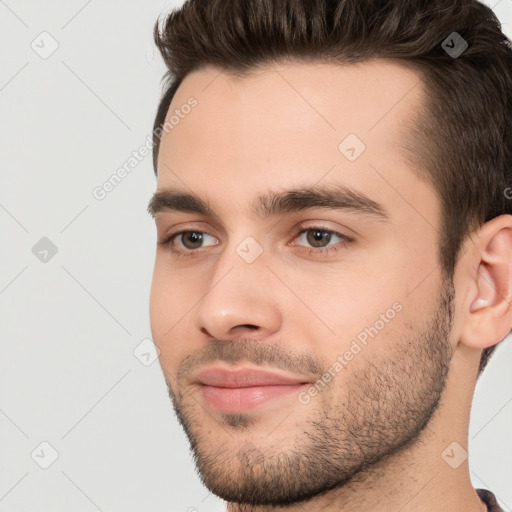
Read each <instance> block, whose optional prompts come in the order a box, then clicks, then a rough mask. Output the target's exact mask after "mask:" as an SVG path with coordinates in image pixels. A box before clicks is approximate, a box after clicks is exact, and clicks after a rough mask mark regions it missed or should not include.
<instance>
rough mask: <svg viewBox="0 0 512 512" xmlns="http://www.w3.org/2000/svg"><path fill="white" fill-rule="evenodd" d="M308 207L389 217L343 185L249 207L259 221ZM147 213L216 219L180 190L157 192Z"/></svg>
mask: <svg viewBox="0 0 512 512" xmlns="http://www.w3.org/2000/svg"><path fill="white" fill-rule="evenodd" d="M308 208H326V209H334V210H344V211H347V212H352V213H357V214H363V215H368V216H371V217H374V218H375V219H376V220H380V221H384V222H387V221H389V218H390V215H389V213H388V212H387V210H386V209H385V208H384V206H383V205H382V204H379V203H377V202H376V201H374V200H373V199H371V198H370V197H368V196H367V195H365V194H364V193H363V192H360V191H357V190H354V189H352V188H350V187H347V186H345V185H342V184H336V185H329V186H311V187H299V188H294V189H289V190H284V191H280V192H275V191H271V190H269V191H267V192H266V193H265V194H262V195H260V196H258V197H257V198H256V200H255V201H254V202H253V203H251V205H250V212H251V213H253V214H254V215H256V216H258V217H260V218H266V217H270V216H275V215H282V214H287V213H293V212H299V211H302V210H306V209H308ZM147 211H148V213H149V214H150V215H151V216H152V217H153V218H154V217H155V216H156V215H157V214H158V213H160V212H164V211H178V212H189V213H197V214H200V215H205V216H208V217H218V215H217V214H216V213H215V211H214V210H213V208H212V207H211V206H210V204H209V203H208V202H207V201H205V200H203V199H201V198H200V197H199V196H197V195H195V194H192V193H189V192H186V191H182V190H179V189H172V188H171V189H163V190H157V191H156V192H155V193H154V194H153V196H152V198H151V200H150V201H149V204H148V208H147Z"/></svg>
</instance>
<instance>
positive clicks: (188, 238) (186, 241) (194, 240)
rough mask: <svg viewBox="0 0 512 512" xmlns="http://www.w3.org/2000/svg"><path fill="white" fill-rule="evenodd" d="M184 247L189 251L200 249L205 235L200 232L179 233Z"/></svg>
mask: <svg viewBox="0 0 512 512" xmlns="http://www.w3.org/2000/svg"><path fill="white" fill-rule="evenodd" d="M176 238H179V239H180V241H181V243H182V244H183V247H185V248H187V249H199V248H200V247H201V244H202V242H203V233H201V232H200V231H183V232H182V233H178V236H177V237H176Z"/></svg>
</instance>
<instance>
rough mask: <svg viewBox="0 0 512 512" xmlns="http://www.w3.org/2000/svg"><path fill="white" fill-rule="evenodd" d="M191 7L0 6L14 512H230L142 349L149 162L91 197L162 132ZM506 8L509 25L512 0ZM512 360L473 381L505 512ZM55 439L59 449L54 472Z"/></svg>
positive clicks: (1, 407)
mask: <svg viewBox="0 0 512 512" xmlns="http://www.w3.org/2000/svg"><path fill="white" fill-rule="evenodd" d="M179 4H181V2H164V1H161V0H151V1H145V2H142V1H138V2H136V1H134V0H132V1H126V0H124V1H120V0H116V1H108V2H107V1H103V2H100V1H99V0H92V1H91V0H89V1H83V0H73V1H68V2H57V1H56V0H54V1H46V2H44V3H43V2H37V3H36V2H29V1H26V0H5V1H4V0H0V64H1V65H0V114H1V115H0V149H1V153H0V154H1V163H0V165H1V183H2V186H1V188H0V233H1V238H2V246H1V247H2V250H1V252H0V254H1V276H0V308H1V309H0V311H1V324H0V325H1V336H0V344H1V345H0V347H1V352H0V353H1V357H0V378H1V381H0V440H1V441H0V461H1V463H0V511H1V512H11V511H12V512H39V511H52V512H58V511H69V510H73V511H74V512H82V511H83V512H94V511H97V510H100V511H103V512H107V511H112V512H114V511H122V512H131V511H141V510H147V511H151V512H160V511H188V512H192V511H199V512H210V511H219V510H223V509H224V503H223V502H222V501H221V500H219V499H218V498H216V497H215V496H213V495H212V494H211V493H209V492H208V490H207V489H206V488H204V487H203V486H202V485H201V483H200V481H199V478H198V477H197V475H196V474H195V470H194V465H193V462H192V458H191V456H190V454H189V451H188V441H187V439H186V437H185V435H184V433H183V431H182V430H181V427H180V426H179V424H178V422H177V420H176V418H175V417H174V413H173V411H172V407H171V403H170V400H169V398H168V396H167V389H166V386H165V382H164V379H163V376H162V375H161V370H160V367H159V365H158V362H157V361H155V362H154V363H153V364H152V365H149V366H145V365H144V364H143V362H141V361H140V360H139V359H138V358H137V357H135V355H134V353H133V351H134V349H136V347H137V346H138V345H139V344H140V343H141V342H142V341H143V340H144V339H146V338H151V331H150V324H149V291H150V286H151V277H152V268H153V261H154V252H155V245H156V237H155V227H154V223H153V221H152V220H151V218H150V217H149V215H148V214H147V213H146V206H147V203H148V200H149V198H150V196H151V194H152V192H153V191H154V189H155V185H156V179H155V177H154V175H153V171H152V165H151V157H150V156H147V157H146V158H145V159H144V160H143V161H141V162H140V163H139V164H138V166H137V167H135V168H134V169H133V171H132V172H131V173H130V174H129V175H128V176H127V177H126V178H125V179H124V180H123V181H122V182H121V183H120V184H119V185H118V186H117V187H116V188H115V189H114V190H113V191H112V192H110V193H109V194H108V195H107V196H106V197H105V198H104V199H103V200H101V201H100V200H97V199H95V198H94V197H93V194H92V190H93V189H94V187H97V186H101V185H102V184H103V183H104V182H105V181H106V180H107V179H108V178H109V177H110V176H111V175H112V174H113V173H114V172H115V171H116V170H117V169H118V168H119V167H120V166H122V164H123V163H125V162H126V160H127V159H128V158H129V157H130V155H131V153H132V152H133V151H134V150H137V149H138V148H139V147H140V146H141V145H143V144H144V142H145V141H146V137H147V136H148V135H149V134H150V133H151V130H152V123H153V118H154V114H155V110H156V106H157V102H158V99H159V95H160V84H159V81H160V78H161V76H162V74H163V71H164V68H163V65H162V62H161V61H160V59H159V56H158V55H157V54H156V52H155V51H154V47H153V42H152V29H153V24H154V21H155V19H156V17H157V15H158V14H159V13H160V12H161V11H162V10H164V11H167V10H168V9H169V8H171V7H174V6H177V5H179ZM493 5H496V2H494V4H493ZM495 10H496V12H497V14H498V15H499V17H500V19H501V20H502V22H503V23H504V29H505V31H506V32H507V34H508V35H510V34H511V27H510V21H511V20H512V1H511V0H501V1H500V2H498V4H497V5H496V8H495ZM43 31H47V32H48V33H49V34H51V37H52V38H53V39H54V40H56V41H57V42H58V45H59V46H58V49H57V50H56V51H55V52H54V53H53V54H52V55H51V56H50V57H48V58H47V59H43V58H41V57H40V56H39V54H38V53H36V52H35V51H34V50H33V49H32V47H31V44H32V42H33V41H34V40H35V41H36V44H38V45H39V47H40V48H41V50H40V51H43V48H42V47H43V46H44V48H46V50H48V49H49V48H50V44H51V41H50V40H49V39H48V36H40V34H41V33H42V32H43ZM41 37H46V39H44V40H43V42H41V41H42V39H41ZM43 237H47V238H49V239H50V240H51V242H52V243H53V244H55V246H56V247H57V249H58V252H57V253H56V254H55V255H54V256H53V257H51V258H50V257H48V261H46V262H42V261H40V260H39V259H38V258H37V257H36V256H35V255H34V254H33V252H32V248H33V246H34V245H35V244H36V243H37V242H38V241H39V240H40V239H41V238H43ZM142 347H143V349H141V352H142V353H145V351H146V349H145V348H144V347H145V346H144V345H143V346H142ZM144 357H145V358H146V359H147V357H148V356H144ZM144 357H142V359H144ZM511 363H512V347H511V343H510V339H508V340H507V342H505V344H504V345H503V346H501V347H500V348H499V349H498V350H497V352H496V354H495V357H494V358H493V359H492V361H491V362H490V364H489V367H488V369H487V370H486V372H485V374H484V376H483V377H482V379H481V381H480V382H479V383H478V385H477V391H476V398H475V402H474V407H473V412H472V419H471V426H470V443H469V452H470V468H471V471H472V473H471V476H472V480H473V484H474V486H475V487H485V488H488V489H491V490H492V491H493V492H494V493H495V494H496V495H497V496H498V498H499V500H500V504H501V505H502V506H503V508H504V509H505V510H506V511H508V512H510V511H511V510H512V509H511V507H512V488H511V486H510V478H511V476H512V469H511V466H512V464H511V460H512V439H511V438H510V429H511V426H512V377H511V375H512V372H511V371H510V369H511V367H512V364H511ZM44 441H46V442H47V443H49V444H50V445H51V446H52V447H53V449H54V450H56V452H58V458H57V460H56V461H55V462H54V463H53V464H52V465H51V466H50V467H48V469H42V468H41V467H40V464H43V465H44V464H45V463H49V462H51V455H52V449H51V448H48V447H47V446H46V445H41V444H40V443H42V442H44ZM31 454H32V455H31Z"/></svg>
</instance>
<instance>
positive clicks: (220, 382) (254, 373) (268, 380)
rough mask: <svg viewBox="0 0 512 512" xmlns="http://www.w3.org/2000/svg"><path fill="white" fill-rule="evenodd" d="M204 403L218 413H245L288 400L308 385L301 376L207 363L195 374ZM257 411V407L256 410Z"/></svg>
mask: <svg viewBox="0 0 512 512" xmlns="http://www.w3.org/2000/svg"><path fill="white" fill-rule="evenodd" d="M195 382H196V383H199V384H200V388H199V390H200V394H201V396H202V399H203V400H204V404H205V405H206V406H207V407H209V408H211V409H212V410H215V411H217V412H220V413H226V414H229V413H231V414H234V413H249V412H251V411H253V410H255V409H256V408H258V409H259V408H261V407H263V406H264V405H265V404H270V403H272V402H274V401H277V400H290V399H291V397H293V395H294V393H298V392H300V390H301V389H303V388H304V387H307V386H309V385H310V382H309V381H308V380H307V379H305V378H304V377H302V376H295V375H289V374H288V375H285V374H282V373H278V372H276V371H270V370H263V369H260V368H257V369H256V368H249V367H239V368H236V369H232V367H231V368H227V367H223V366H221V365H215V366H210V367H208V368H205V369H204V370H202V371H200V372H199V373H198V374H197V375H196V380H195ZM260 410H261V409H260Z"/></svg>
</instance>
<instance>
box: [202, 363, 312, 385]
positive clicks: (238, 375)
mask: <svg viewBox="0 0 512 512" xmlns="http://www.w3.org/2000/svg"><path fill="white" fill-rule="evenodd" d="M196 381H197V382H199V383H200V384H203V385H205V386H215V387H221V388H247V387H252V386H294V385H298V384H306V383H308V382H309V381H308V380H307V379H306V378H304V377H295V376H291V375H283V374H279V373H277V372H272V371H268V370H262V369H252V368H247V367H242V368H239V369H236V370H230V369H227V368H222V367H220V366H211V367H209V368H206V369H204V370H202V371H201V372H199V373H198V374H197V375H196Z"/></svg>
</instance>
